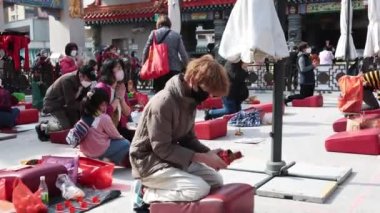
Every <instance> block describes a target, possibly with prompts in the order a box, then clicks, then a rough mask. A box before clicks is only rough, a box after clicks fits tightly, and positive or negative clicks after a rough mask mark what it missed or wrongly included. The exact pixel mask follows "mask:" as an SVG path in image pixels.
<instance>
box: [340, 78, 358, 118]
mask: <svg viewBox="0 0 380 213" xmlns="http://www.w3.org/2000/svg"><path fill="white" fill-rule="evenodd" d="M338 83H339V88H340V92H341V94H340V98H339V100H338V108H339V110H340V111H342V112H345V113H359V112H360V111H361V109H362V102H363V80H362V77H361V76H349V75H345V76H342V77H340V78H339V81H338Z"/></svg>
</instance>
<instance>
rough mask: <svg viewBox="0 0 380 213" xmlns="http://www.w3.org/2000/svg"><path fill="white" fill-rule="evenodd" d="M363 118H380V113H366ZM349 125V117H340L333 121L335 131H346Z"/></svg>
mask: <svg viewBox="0 0 380 213" xmlns="http://www.w3.org/2000/svg"><path fill="white" fill-rule="evenodd" d="M363 118H364V119H366V120H371V119H376V118H380V114H364V115H363ZM346 127H347V118H340V119H338V120H336V121H335V122H334V123H333V129H334V132H344V131H346Z"/></svg>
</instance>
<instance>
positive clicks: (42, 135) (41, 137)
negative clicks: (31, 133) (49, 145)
mask: <svg viewBox="0 0 380 213" xmlns="http://www.w3.org/2000/svg"><path fill="white" fill-rule="evenodd" d="M41 124H42V122H41V123H39V124H38V125H36V127H35V129H36V132H37V136H38V139H39V140H40V141H49V136H48V135H46V134H45V132H44V131H42V130H41Z"/></svg>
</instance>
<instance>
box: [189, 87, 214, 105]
mask: <svg viewBox="0 0 380 213" xmlns="http://www.w3.org/2000/svg"><path fill="white" fill-rule="evenodd" d="M209 96H210V94H208V92H206V91H204V90H203V89H202V88H200V87H198V91H195V90H194V89H191V97H193V98H194V99H195V101H196V102H197V103H198V104H200V103H202V102H203V101H204V100H206V99H207V98H208V97H209Z"/></svg>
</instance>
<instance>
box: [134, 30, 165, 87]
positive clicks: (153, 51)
mask: <svg viewBox="0 0 380 213" xmlns="http://www.w3.org/2000/svg"><path fill="white" fill-rule="evenodd" d="M169 33H170V31H169V32H168V33H167V34H169ZM167 34H166V35H167ZM166 35H165V36H164V38H163V39H161V40H164V39H165V37H166ZM168 73H169V56H168V45H166V44H165V43H157V39H156V33H155V32H154V33H153V44H152V45H151V46H150V48H149V56H148V59H147V60H146V61H145V63H144V65H143V66H142V68H141V71H140V78H141V79H143V80H150V79H156V78H159V77H161V76H164V75H166V74H168Z"/></svg>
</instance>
